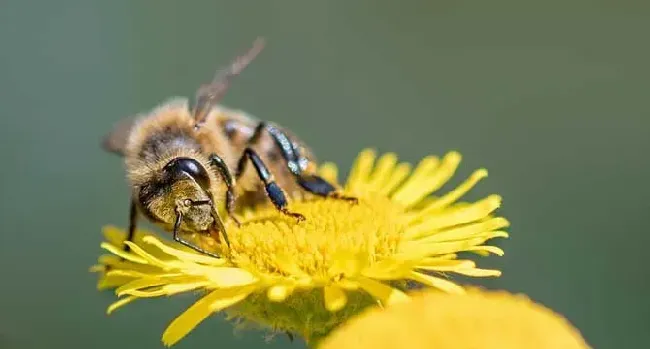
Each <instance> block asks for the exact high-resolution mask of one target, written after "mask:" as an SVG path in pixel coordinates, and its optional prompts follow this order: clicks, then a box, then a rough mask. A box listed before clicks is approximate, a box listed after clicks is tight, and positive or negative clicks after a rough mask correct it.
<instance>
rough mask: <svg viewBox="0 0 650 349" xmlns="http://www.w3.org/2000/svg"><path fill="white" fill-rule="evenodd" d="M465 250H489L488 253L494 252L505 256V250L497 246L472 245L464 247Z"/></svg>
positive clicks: (479, 251)
mask: <svg viewBox="0 0 650 349" xmlns="http://www.w3.org/2000/svg"><path fill="white" fill-rule="evenodd" d="M463 251H468V252H476V253H479V254H480V253H481V252H487V253H492V254H495V255H497V256H503V250H502V249H500V248H498V247H496V246H472V247H468V248H465V249H463Z"/></svg>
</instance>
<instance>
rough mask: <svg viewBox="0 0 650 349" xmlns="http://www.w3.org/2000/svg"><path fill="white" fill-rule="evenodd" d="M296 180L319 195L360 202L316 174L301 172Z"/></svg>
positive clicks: (304, 187) (307, 189) (309, 190)
mask: <svg viewBox="0 0 650 349" xmlns="http://www.w3.org/2000/svg"><path fill="white" fill-rule="evenodd" d="M296 182H298V184H299V185H300V186H301V187H302V188H303V189H305V190H306V191H308V192H310V193H312V194H315V195H318V196H323V197H330V198H334V199H341V200H345V201H349V202H351V203H354V204H356V203H358V202H359V199H357V198H355V197H351V196H345V195H343V194H341V193H340V192H338V191H337V190H336V188H335V187H334V186H333V185H332V184H330V183H329V182H328V181H326V180H325V179H323V178H322V177H320V176H317V175H315V174H300V175H298V176H296Z"/></svg>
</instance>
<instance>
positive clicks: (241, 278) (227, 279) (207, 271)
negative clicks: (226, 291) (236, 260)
mask: <svg viewBox="0 0 650 349" xmlns="http://www.w3.org/2000/svg"><path fill="white" fill-rule="evenodd" d="M197 269H200V270H201V272H200V273H199V274H200V275H202V276H203V277H205V278H207V279H208V280H210V282H212V285H213V287H215V288H226V287H237V286H246V285H250V284H253V283H255V282H257V278H256V277H255V276H253V274H251V273H250V272H248V271H246V270H244V269H240V268H233V267H198V266H197Z"/></svg>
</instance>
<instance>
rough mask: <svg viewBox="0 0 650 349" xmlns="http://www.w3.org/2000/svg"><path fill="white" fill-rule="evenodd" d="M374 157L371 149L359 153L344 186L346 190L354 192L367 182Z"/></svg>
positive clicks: (374, 154)
mask: <svg viewBox="0 0 650 349" xmlns="http://www.w3.org/2000/svg"><path fill="white" fill-rule="evenodd" d="M376 156H377V155H376V153H375V151H374V150H372V149H365V150H364V151H362V152H361V153H359V156H357V159H356V160H355V162H354V165H352V170H351V171H350V175H349V176H348V181H347V183H346V185H345V189H346V190H349V191H352V192H354V191H355V190H358V189H359V188H360V187H362V186H363V184H364V183H365V182H366V181H367V180H368V176H369V175H370V171H371V170H372V165H373V163H374V162H375V157H376Z"/></svg>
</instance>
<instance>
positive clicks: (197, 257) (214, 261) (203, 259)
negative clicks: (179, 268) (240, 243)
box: [142, 235, 226, 266]
mask: <svg viewBox="0 0 650 349" xmlns="http://www.w3.org/2000/svg"><path fill="white" fill-rule="evenodd" d="M142 241H144V242H145V243H148V244H151V245H154V246H156V247H157V248H158V249H160V250H161V251H162V252H164V253H166V254H168V255H170V256H174V257H176V258H178V259H181V260H185V261H190V262H194V263H201V264H206V265H214V266H221V265H224V264H225V263H226V261H225V260H223V259H220V258H214V257H210V256H207V255H203V254H199V253H192V252H185V251H181V250H178V249H175V248H173V247H170V246H167V245H165V244H164V243H162V242H161V241H160V240H158V239H156V238H155V237H154V236H151V235H149V236H145V237H144V238H143V239H142Z"/></svg>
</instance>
